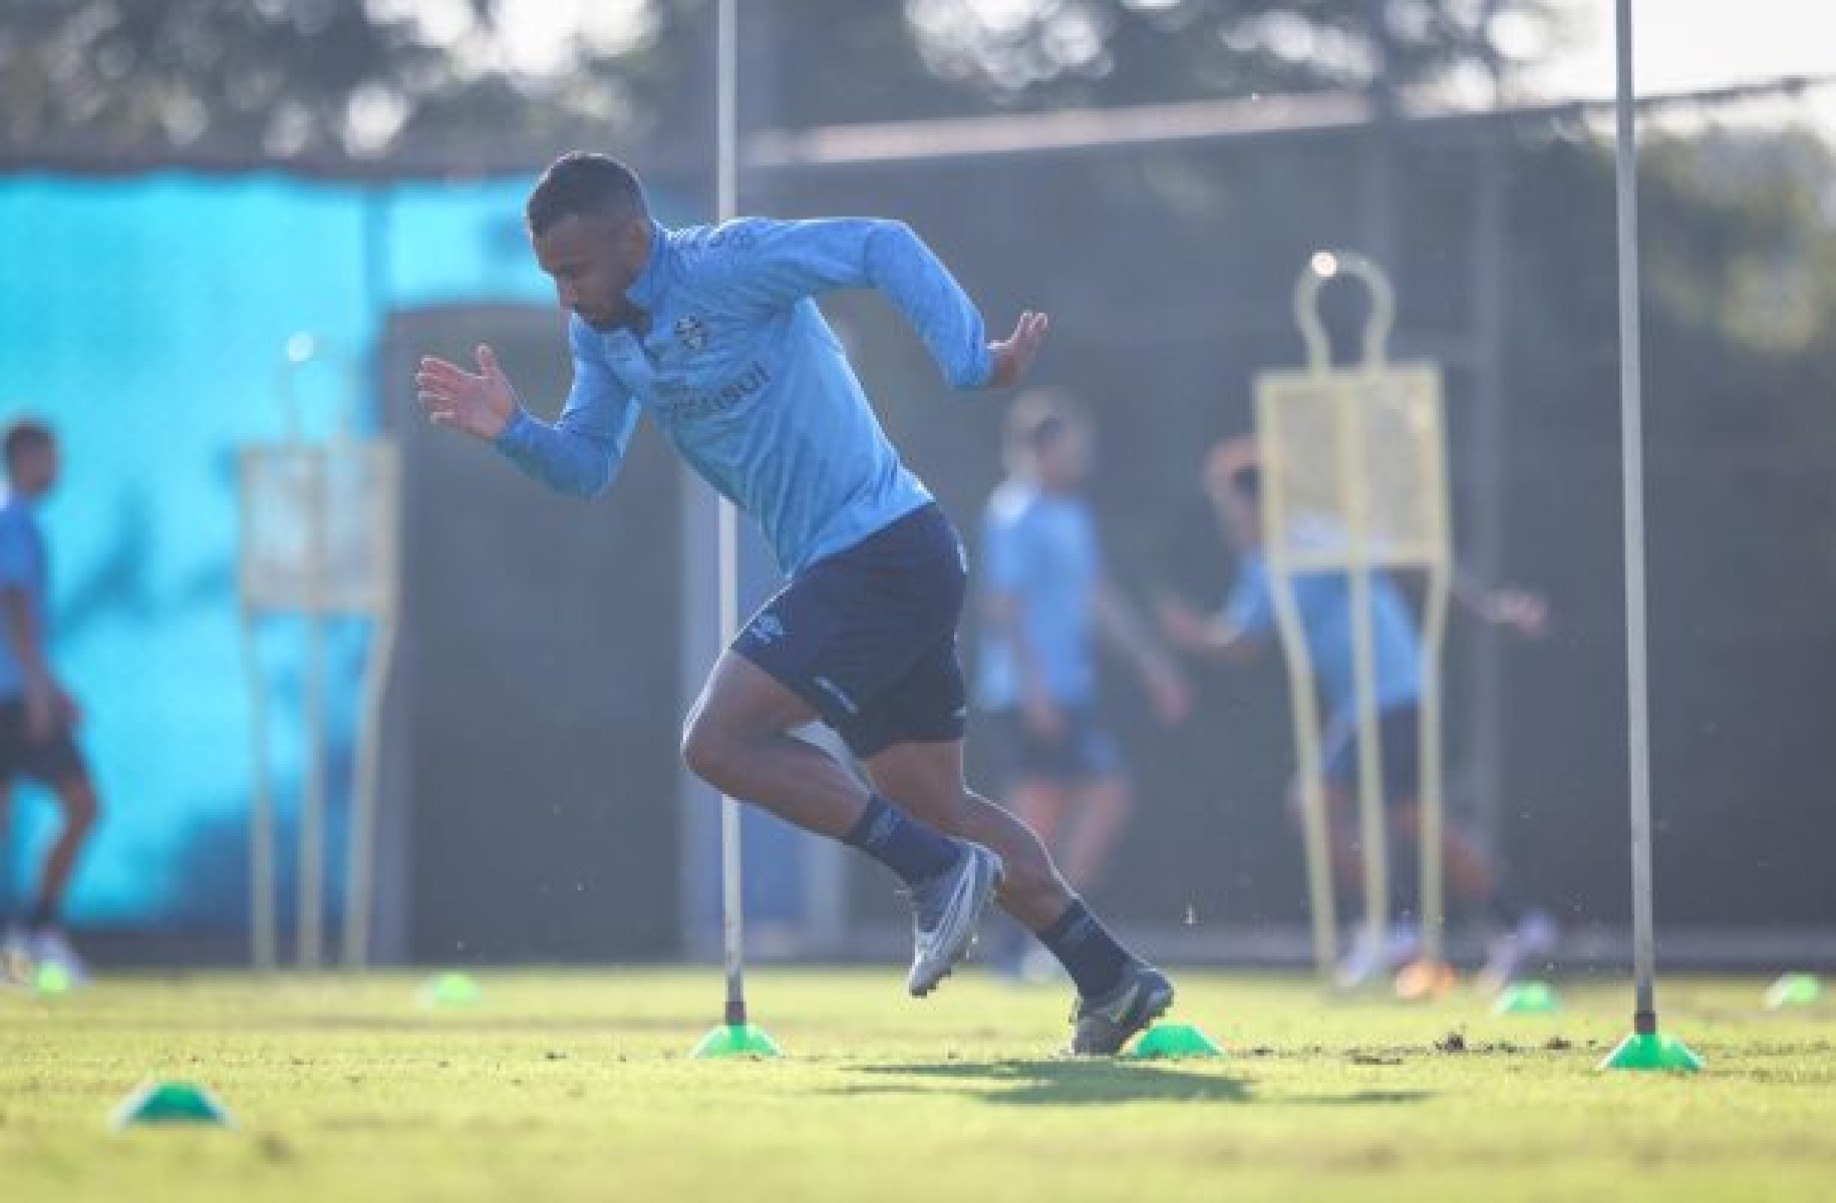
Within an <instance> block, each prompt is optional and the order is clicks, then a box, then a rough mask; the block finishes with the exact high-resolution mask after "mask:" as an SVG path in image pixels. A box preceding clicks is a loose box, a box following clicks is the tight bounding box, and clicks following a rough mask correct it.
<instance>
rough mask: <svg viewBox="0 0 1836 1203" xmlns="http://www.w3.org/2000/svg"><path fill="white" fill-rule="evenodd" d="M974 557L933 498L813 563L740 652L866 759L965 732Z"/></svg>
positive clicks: (771, 604) (753, 625) (768, 606)
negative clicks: (963, 629)
mask: <svg viewBox="0 0 1836 1203" xmlns="http://www.w3.org/2000/svg"><path fill="white" fill-rule="evenodd" d="M968 575H969V572H968V558H967V556H966V555H965V553H964V551H963V543H962V540H961V539H960V538H958V537H957V534H956V528H955V527H953V526H951V525H950V520H949V519H948V518H946V517H944V513H943V511H942V510H941V509H939V508H937V506H936V505H934V504H932V505H925V506H922V507H921V508H919V509H916V510H913V511H912V512H911V513H909V514H907V515H905V516H904V517H903V518H900V519H898V520H897V521H895V522H893V523H892V524H891V525H889V526H887V527H885V528H883V529H881V530H879V531H876V532H875V533H874V534H872V535H869V536H868V537H867V538H865V539H863V540H861V541H860V542H859V543H856V544H855V545H854V546H853V547H850V548H848V549H847V550H845V551H840V552H837V553H836V554H835V555H832V556H829V557H828V558H827V559H823V560H818V561H817V562H816V563H814V564H812V565H810V567H808V568H807V569H805V570H804V571H803V572H802V573H801V574H800V575H798V576H797V578H796V579H795V580H793V581H791V582H790V584H788V585H786V586H785V587H784V588H783V589H782V590H781V591H780V592H779V593H778V595H777V596H776V597H774V598H772V599H771V600H770V601H768V602H766V603H765V605H764V606H763V607H761V608H760V610H759V612H758V613H757V614H755V615H753V616H752V621H750V622H748V623H747V624H746V628H745V629H744V630H742V631H741V632H740V633H739V636H738V637H737V638H736V639H734V641H733V650H734V651H736V652H738V653H739V654H740V655H742V656H744V657H746V659H748V660H750V661H752V663H754V664H756V665H758V666H759V667H760V668H761V669H763V670H765V672H767V673H769V674H771V676H772V677H773V678H774V679H775V680H777V681H778V682H779V683H780V684H782V685H784V686H785V687H786V688H788V689H790V690H791V691H792V692H793V693H795V694H796V695H797V696H798V697H800V698H802V699H803V700H804V701H806V702H808V703H809V704H810V705H811V706H812V707H814V708H815V710H816V713H817V714H819V715H821V716H822V721H823V722H825V723H827V724H828V725H829V726H831V727H833V728H835V730H836V732H837V733H838V734H839V735H840V736H841V737H842V740H843V741H844V742H845V743H846V744H847V745H848V749H849V750H850V751H852V752H853V753H854V754H855V755H856V756H859V757H861V758H862V759H866V758H867V757H869V756H873V755H876V754H878V753H880V752H883V751H885V750H886V749H887V748H890V747H892V746H893V745H894V744H900V743H943V742H948V741H950V740H957V739H961V738H962V737H963V725H964V715H965V700H964V699H965V693H964V689H963V669H962V665H961V663H960V662H959V661H958V660H957V657H956V624H957V621H958V619H960V618H961V617H962V612H963V592H964V586H965V583H966V581H967V579H968Z"/></svg>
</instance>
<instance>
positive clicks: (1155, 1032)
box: [1122, 1023, 1224, 1061]
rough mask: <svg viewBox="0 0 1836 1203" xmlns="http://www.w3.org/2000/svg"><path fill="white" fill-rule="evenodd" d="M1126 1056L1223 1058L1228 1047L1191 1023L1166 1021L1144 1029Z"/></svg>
mask: <svg viewBox="0 0 1836 1203" xmlns="http://www.w3.org/2000/svg"><path fill="white" fill-rule="evenodd" d="M1122 1055H1123V1056H1124V1057H1126V1058H1128V1059H1129V1060H1131V1061H1189V1060H1196V1059H1198V1058H1200V1057H1222V1056H1223V1055H1224V1050H1223V1049H1221V1048H1219V1047H1218V1046H1217V1043H1216V1042H1215V1041H1214V1040H1212V1038H1211V1037H1209V1036H1207V1035H1205V1033H1203V1032H1201V1031H1199V1030H1198V1029H1197V1028H1195V1027H1193V1026H1192V1025H1191V1024H1189V1023H1162V1024H1156V1025H1155V1026H1153V1027H1151V1028H1149V1029H1148V1030H1147V1031H1145V1032H1143V1033H1142V1034H1141V1039H1139V1040H1137V1041H1135V1047H1134V1048H1131V1049H1130V1050H1128V1052H1126V1053H1124V1054H1122Z"/></svg>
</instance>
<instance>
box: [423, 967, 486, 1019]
mask: <svg viewBox="0 0 1836 1203" xmlns="http://www.w3.org/2000/svg"><path fill="white" fill-rule="evenodd" d="M482 993H483V992H482V991H480V990H479V988H478V982H477V981H476V980H475V979H474V978H473V977H472V975H471V974H469V973H442V974H440V975H439V976H437V977H434V978H432V979H430V980H429V981H428V982H427V983H426V984H425V985H423V986H422V987H421V1005H422V1006H423V1007H426V1008H427V1009H429V1010H433V1011H450V1010H457V1009H459V1008H462V1007H475V1006H477V1005H478V1000H479V998H480V997H481V996H482Z"/></svg>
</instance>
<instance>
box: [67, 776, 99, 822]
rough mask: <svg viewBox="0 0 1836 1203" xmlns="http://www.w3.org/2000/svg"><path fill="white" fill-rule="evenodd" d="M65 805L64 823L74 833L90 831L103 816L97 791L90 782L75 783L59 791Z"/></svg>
mask: <svg viewBox="0 0 1836 1203" xmlns="http://www.w3.org/2000/svg"><path fill="white" fill-rule="evenodd" d="M58 797H59V800H60V801H61V802H62V803H63V808H64V822H65V824H66V825H67V826H68V827H69V828H70V829H71V830H73V831H78V832H83V831H88V830H89V829H90V828H91V827H93V826H95V823H96V820H97V819H99V818H101V816H102V807H101V804H100V803H99V802H98V801H97V799H96V790H95V787H94V786H93V785H91V784H90V783H89V782H88V781H75V782H72V783H70V784H67V785H65V786H64V787H63V788H62V789H60V790H59V791H58Z"/></svg>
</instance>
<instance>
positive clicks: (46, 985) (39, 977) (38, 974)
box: [32, 964, 76, 995]
mask: <svg viewBox="0 0 1836 1203" xmlns="http://www.w3.org/2000/svg"><path fill="white" fill-rule="evenodd" d="M32 989H33V990H35V991H37V992H38V993H39V994H51V995H56V994H68V993H70V992H71V991H72V990H74V989H76V981H75V979H74V978H72V977H71V976H70V970H68V969H66V968H64V967H63V966H62V965H55V964H44V965H40V966H39V967H38V969H37V970H36V971H34V972H33V974H32Z"/></svg>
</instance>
